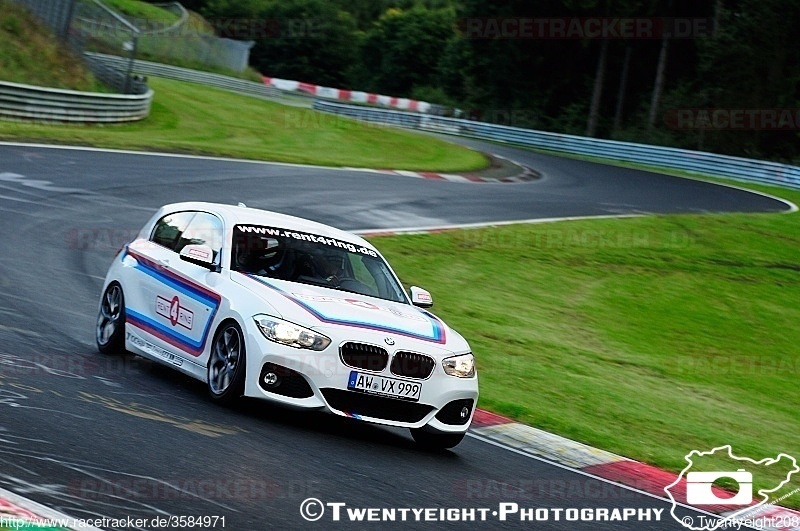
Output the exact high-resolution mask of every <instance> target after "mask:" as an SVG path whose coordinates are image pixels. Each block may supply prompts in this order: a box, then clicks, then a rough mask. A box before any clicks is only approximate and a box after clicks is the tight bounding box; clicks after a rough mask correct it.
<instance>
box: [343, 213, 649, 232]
mask: <svg viewBox="0 0 800 531" xmlns="http://www.w3.org/2000/svg"><path fill="white" fill-rule="evenodd" d="M646 215H647V214H601V215H597V216H568V217H564V218H533V219H517V220H513V219H512V220H507V221H483V222H480V223H460V224H453V225H434V226H429V227H410V228H396V229H380V228H376V229H359V230H351V231H349V232H352V233H353V234H358V235H367V236H369V235H371V234H387V233H391V234H426V233H428V232H440V231H447V230H458V229H482V228H486V227H503V226H507V225H526V224H534V223H556V222H558V221H583V220H594V219H626V218H641V217H645V216H646Z"/></svg>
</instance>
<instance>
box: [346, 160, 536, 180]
mask: <svg viewBox="0 0 800 531" xmlns="http://www.w3.org/2000/svg"><path fill="white" fill-rule="evenodd" d="M492 156H493V157H495V158H498V159H503V160H507V161H508V162H511V163H512V164H514V165H516V166H519V167H520V168H521V169H522V171H521V172H520V173H518V174H517V175H513V176H510V177H481V176H480V175H476V174H472V173H466V174H456V173H436V172H427V171H423V172H420V171H407V170H384V169H370V168H345V169H347V170H349V171H363V172H368V173H383V174H386V175H402V176H403V177H414V178H416V179H432V180H436V181H449V182H454V183H490V184H517V183H527V182H531V181H536V180H538V179H541V177H542V174H541V173H539V172H538V171H536V170H534V169H532V168H528V167H527V166H523V165H522V164H519V163H517V162H514V161H512V160H509V159H506V158H504V157H500V156H499V155H492Z"/></svg>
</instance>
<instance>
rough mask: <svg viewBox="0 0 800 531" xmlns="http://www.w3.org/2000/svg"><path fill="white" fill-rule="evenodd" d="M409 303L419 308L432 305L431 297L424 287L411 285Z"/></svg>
mask: <svg viewBox="0 0 800 531" xmlns="http://www.w3.org/2000/svg"><path fill="white" fill-rule="evenodd" d="M411 304H413V305H414V306H419V307H420V308H430V307H431V306H433V297H431V294H430V293H428V292H427V291H425V290H424V289H422V288H418V287H417V286H411Z"/></svg>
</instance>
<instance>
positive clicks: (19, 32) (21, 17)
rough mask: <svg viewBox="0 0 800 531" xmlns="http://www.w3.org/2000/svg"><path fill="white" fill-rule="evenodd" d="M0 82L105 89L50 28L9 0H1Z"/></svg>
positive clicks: (74, 88) (91, 89) (78, 88)
mask: <svg viewBox="0 0 800 531" xmlns="http://www.w3.org/2000/svg"><path fill="white" fill-rule="evenodd" d="M0 81H11V82H14V83H23V84H27V85H40V86H43V87H52V88H61V89H71V90H84V91H91V92H102V91H107V89H105V88H104V87H103V85H102V84H101V83H100V82H99V81H97V80H96V79H95V78H94V76H93V75H92V73H91V72H89V70H88V69H87V68H86V67H85V66H84V65H83V63H82V62H81V61H80V59H79V58H77V57H76V56H75V55H74V54H72V53H71V52H70V51H69V50H68V49H67V48H65V47H64V46H63V45H61V44H59V43H58V41H57V40H56V38H55V37H54V36H53V32H52V31H50V30H49V29H48V28H47V27H46V26H44V25H43V24H41V23H40V22H39V21H38V20H37V19H36V18H35V17H34V16H33V15H31V14H30V13H29V12H28V10H27V9H25V8H23V7H21V6H19V5H17V4H15V3H13V2H11V0H0Z"/></svg>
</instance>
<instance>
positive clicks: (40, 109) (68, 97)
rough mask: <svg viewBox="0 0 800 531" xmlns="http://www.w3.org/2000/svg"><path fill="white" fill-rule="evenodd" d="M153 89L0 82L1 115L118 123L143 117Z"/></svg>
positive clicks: (33, 118) (47, 119)
mask: <svg viewBox="0 0 800 531" xmlns="http://www.w3.org/2000/svg"><path fill="white" fill-rule="evenodd" d="M152 102H153V91H152V90H150V89H148V90H147V92H145V93H144V94H103V93H99V92H78V91H75V90H63V89H54V88H45V87H37V86H33V85H23V84H20V83H9V82H5V81H3V82H0V117H2V118H4V119H11V120H24V121H35V122H71V123H120V122H132V121H136V120H141V119H143V118H146V117H147V116H148V115H149V114H150V105H151V104H152Z"/></svg>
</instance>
